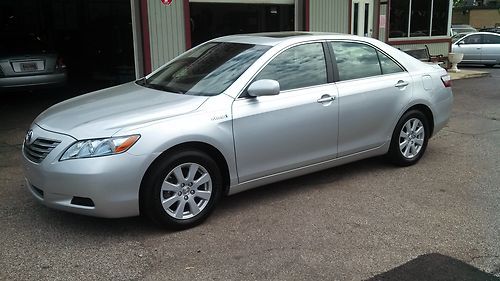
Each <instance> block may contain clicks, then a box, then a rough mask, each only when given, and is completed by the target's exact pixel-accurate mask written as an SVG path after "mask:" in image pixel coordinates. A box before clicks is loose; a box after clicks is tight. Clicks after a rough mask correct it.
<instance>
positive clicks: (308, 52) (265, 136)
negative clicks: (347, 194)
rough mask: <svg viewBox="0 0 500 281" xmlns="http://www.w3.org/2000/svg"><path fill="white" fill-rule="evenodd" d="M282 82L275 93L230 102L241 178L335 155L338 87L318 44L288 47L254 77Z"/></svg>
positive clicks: (302, 164)
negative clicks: (331, 80) (277, 93)
mask: <svg viewBox="0 0 500 281" xmlns="http://www.w3.org/2000/svg"><path fill="white" fill-rule="evenodd" d="M261 79H273V80H276V81H278V82H279V83H280V89H281V92H280V93H279V95H276V96H260V97H240V98H238V99H237V100H235V101H234V103H233V133H234V145H235V150H236V163H237V167H238V177H239V181H240V182H245V181H249V180H252V179H257V178H261V177H265V176H268V175H272V174H276V173H280V172H284V171H288V170H291V169H294V168H299V167H302V166H305V165H309V164H314V163H318V162H321V161H326V160H330V159H333V158H335V157H336V154H337V128H338V101H337V98H336V97H337V89H336V87H335V85H334V84H331V83H330V84H329V83H328V77H327V70H326V60H325V54H324V50H323V44H322V43H319V42H318V43H308V44H302V45H299V46H294V47H291V48H289V49H287V50H285V51H283V52H282V53H281V54H279V55H278V56H276V57H275V58H274V59H272V60H271V61H270V62H269V64H267V66H265V67H264V68H263V69H262V71H260V73H259V74H257V76H256V78H255V79H254V81H257V80H261Z"/></svg>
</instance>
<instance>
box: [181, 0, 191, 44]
mask: <svg viewBox="0 0 500 281" xmlns="http://www.w3.org/2000/svg"><path fill="white" fill-rule="evenodd" d="M183 1H184V2H183V3H182V4H183V12H184V35H185V36H184V37H185V38H186V50H189V49H191V47H192V46H191V45H192V42H191V13H190V11H189V0H183Z"/></svg>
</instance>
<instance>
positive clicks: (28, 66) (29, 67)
mask: <svg viewBox="0 0 500 281" xmlns="http://www.w3.org/2000/svg"><path fill="white" fill-rule="evenodd" d="M21 70H22V71H36V70H38V67H37V64H36V62H29V63H21Z"/></svg>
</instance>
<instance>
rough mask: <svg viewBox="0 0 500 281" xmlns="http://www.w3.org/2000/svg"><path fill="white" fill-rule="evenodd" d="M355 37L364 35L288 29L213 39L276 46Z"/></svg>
mask: <svg viewBox="0 0 500 281" xmlns="http://www.w3.org/2000/svg"><path fill="white" fill-rule="evenodd" d="M353 38H357V39H358V40H359V39H360V38H362V37H358V36H354V35H348V34H341V33H327V32H303V31H286V32H266V33H251V34H239V35H229V36H224V37H219V38H215V39H213V40H211V41H213V42H231V43H243V44H257V45H267V46H276V45H278V44H280V43H284V42H287V41H288V42H302V41H309V40H324V39H353Z"/></svg>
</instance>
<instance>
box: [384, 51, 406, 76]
mask: <svg viewBox="0 0 500 281" xmlns="http://www.w3.org/2000/svg"><path fill="white" fill-rule="evenodd" d="M378 59H379V60H380V66H381V67H382V74H390V73H397V72H402V71H403V69H401V67H400V66H399V65H398V64H397V63H395V62H394V61H393V60H392V59H390V58H389V57H387V56H386V55H384V54H382V53H381V52H378Z"/></svg>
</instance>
